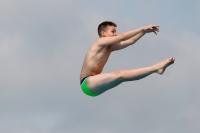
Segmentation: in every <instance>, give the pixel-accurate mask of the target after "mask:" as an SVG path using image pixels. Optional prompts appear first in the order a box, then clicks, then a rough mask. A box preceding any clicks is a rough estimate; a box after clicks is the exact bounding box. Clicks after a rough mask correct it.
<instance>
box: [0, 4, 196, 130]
mask: <svg viewBox="0 0 200 133" xmlns="http://www.w3.org/2000/svg"><path fill="white" fill-rule="evenodd" d="M199 14H200V0H176V1H174V0H151V1H149V0H135V1H132V0H123V1H122V0H121V1H117V0H110V1H106V0H101V1H94V0H85V1H78V0H33V1H30V0H29V1H27V0H0V62H1V63H0V132H1V133H199V132H200V126H199V125H200V113H199V112H200V90H199V88H200V87H199V86H200V84H199V76H200V71H199V68H200V62H199V58H200V52H199V50H200V45H199V44H200V25H199V24H200V15H199ZM106 20H108V21H113V22H115V23H116V24H117V32H118V34H120V33H122V32H124V31H126V30H131V29H136V28H139V27H142V26H146V25H149V24H157V25H160V32H159V33H158V35H155V34H153V33H151V34H146V35H145V36H143V37H142V38H141V39H140V40H139V41H138V42H137V43H136V44H134V45H132V46H130V47H127V48H126V49H123V50H121V51H116V52H114V53H112V55H111V56H110V58H109V60H108V62H107V64H106V66H105V68H104V70H103V72H112V71H114V70H120V69H132V68H138V67H145V66H149V65H153V64H154V63H156V62H158V61H161V60H163V59H166V58H168V57H174V58H175V59H176V62H175V64H174V65H172V66H170V67H169V68H168V69H167V70H166V72H165V73H164V74H163V75H162V76H160V75H158V74H152V75H150V76H149V77H147V78H145V79H142V80H139V81H133V82H126V83H123V84H121V85H119V86H117V87H115V88H113V89H111V90H109V91H107V92H106V93H103V94H102V95H100V96H98V97H89V96H87V95H85V94H84V93H83V92H82V91H81V88H80V83H79V74H80V71H81V67H82V62H83V59H84V56H85V54H86V52H87V50H88V49H89V48H90V46H91V44H92V42H93V41H94V40H95V39H97V38H98V34H97V27H98V25H99V24H100V23H101V22H103V21H106Z"/></svg>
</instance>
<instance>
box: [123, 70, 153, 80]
mask: <svg viewBox="0 0 200 133" xmlns="http://www.w3.org/2000/svg"><path fill="white" fill-rule="evenodd" d="M155 72H156V69H155V68H154V67H153V66H150V67H145V68H138V69H131V70H121V73H122V79H123V81H132V80H139V79H142V78H145V77H146V76H148V75H150V74H152V73H155Z"/></svg>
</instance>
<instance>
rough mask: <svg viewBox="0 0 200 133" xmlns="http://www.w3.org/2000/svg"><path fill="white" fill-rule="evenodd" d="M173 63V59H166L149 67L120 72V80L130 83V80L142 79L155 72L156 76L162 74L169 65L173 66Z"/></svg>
mask: <svg viewBox="0 0 200 133" xmlns="http://www.w3.org/2000/svg"><path fill="white" fill-rule="evenodd" d="M174 61H175V59H174V58H168V59H166V60H163V61H161V62H158V63H156V64H155V65H153V66H150V67H145V68H138V69H132V70H122V79H123V81H132V80H139V79H142V78H144V77H146V76H148V75H150V74H152V73H155V72H156V73H158V74H163V73H164V71H165V69H166V68H167V67H168V66H169V65H171V64H173V63H174Z"/></svg>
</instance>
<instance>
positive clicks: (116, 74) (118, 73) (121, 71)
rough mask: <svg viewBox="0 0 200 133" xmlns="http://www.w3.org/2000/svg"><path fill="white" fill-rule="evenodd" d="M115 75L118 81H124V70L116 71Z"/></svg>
mask: <svg viewBox="0 0 200 133" xmlns="http://www.w3.org/2000/svg"><path fill="white" fill-rule="evenodd" d="M113 74H114V76H115V77H116V78H117V79H119V80H122V81H123V79H124V71H123V70H116V71H114V72H113Z"/></svg>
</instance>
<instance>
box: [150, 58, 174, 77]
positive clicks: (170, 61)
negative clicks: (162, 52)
mask: <svg viewBox="0 0 200 133" xmlns="http://www.w3.org/2000/svg"><path fill="white" fill-rule="evenodd" d="M174 61H175V59H174V58H168V59H165V60H163V61H161V62H158V63H156V64H155V65H154V67H155V69H156V72H157V73H158V74H163V73H164V71H165V69H166V68H167V67H168V66H170V65H171V64H173V63H174Z"/></svg>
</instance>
